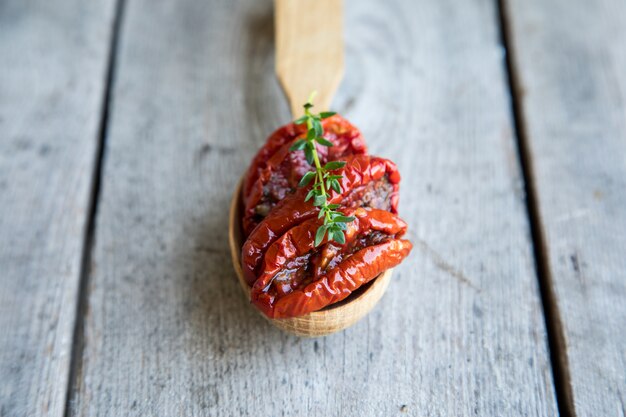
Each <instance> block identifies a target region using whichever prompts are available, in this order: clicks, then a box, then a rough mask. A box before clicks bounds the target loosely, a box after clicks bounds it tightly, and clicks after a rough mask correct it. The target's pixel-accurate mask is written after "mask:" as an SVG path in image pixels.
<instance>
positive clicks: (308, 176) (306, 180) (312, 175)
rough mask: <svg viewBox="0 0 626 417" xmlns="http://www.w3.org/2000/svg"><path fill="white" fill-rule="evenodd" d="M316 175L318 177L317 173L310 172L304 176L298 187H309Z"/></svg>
mask: <svg viewBox="0 0 626 417" xmlns="http://www.w3.org/2000/svg"><path fill="white" fill-rule="evenodd" d="M315 175H316V174H315V171H309V172H307V173H306V174H304V175H303V176H302V178H301V179H300V182H299V183H298V187H305V186H307V185H309V183H310V182H311V180H312V179H313V178H315Z"/></svg>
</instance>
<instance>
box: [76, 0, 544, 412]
mask: <svg viewBox="0 0 626 417" xmlns="http://www.w3.org/2000/svg"><path fill="white" fill-rule="evenodd" d="M127 6H128V8H127V10H126V12H125V16H126V18H125V20H124V22H123V27H122V38H121V39H120V55H119V71H118V73H117V76H116V82H115V86H114V90H113V103H114V107H113V109H112V115H111V125H110V137H109V138H108V141H107V149H106V155H107V157H106V159H105V165H104V176H103V183H102V194H101V196H102V198H101V203H100V205H99V211H98V218H97V223H96V243H95V247H94V254H93V265H91V270H92V274H91V276H90V284H89V291H88V300H87V305H88V309H87V312H88V313H87V317H86V319H85V328H84V351H83V353H82V355H81V363H80V367H79V371H78V378H77V383H76V386H75V387H74V391H73V395H72V408H71V411H72V412H71V414H73V415H81V416H91V415H120V414H123V415H159V416H164V415H186V416H193V415H214V416H231V415H251V416H252V415H253V416H259V415H261V416H263V415H285V416H301V415H315V416H317V415H342V416H344V415H346V416H347V415H355V416H374V415H375V416H380V415H429V416H444V415H481V416H522V415H524V416H548V415H555V414H556V408H555V399H554V392H553V388H552V378H551V372H550V366H549V363H548V357H547V353H546V340H545V339H546V337H545V335H546V334H545V329H544V322H543V316H542V312H541V306H540V302H539V298H538V292H537V281H536V278H535V274H534V270H533V258H532V254H531V245H530V241H529V233H528V224H527V221H526V217H525V204H524V199H523V195H522V192H521V189H522V186H521V179H520V170H519V166H518V164H517V155H516V147H515V144H514V139H513V136H512V127H511V126H512V125H511V116H510V112H509V103H508V98H507V90H506V82H505V76H504V66H503V55H502V51H501V49H500V46H499V45H498V39H499V36H498V29H497V14H496V11H495V8H494V4H493V3H492V2H487V1H482V2H456V1H453V0H446V1H437V2H433V1H426V0H420V1H409V0H406V1H395V2H385V4H384V6H383V4H382V3H380V2H377V1H373V0H371V1H358V2H357V1H351V2H347V4H346V14H347V22H346V25H345V27H346V45H347V52H348V53H347V57H346V58H347V73H346V78H345V81H344V83H343V85H342V87H341V88H340V91H339V93H338V97H337V99H336V100H335V106H334V108H335V109H337V110H340V111H342V112H343V113H345V114H346V115H347V116H348V117H349V118H350V119H352V120H353V121H354V122H355V123H356V124H357V125H359V126H361V127H362V128H363V130H364V133H365V134H366V136H367V138H369V143H370V145H371V149H372V151H373V152H375V153H379V154H381V155H384V156H388V157H391V158H393V159H395V160H396V161H397V162H398V164H399V165H400V167H401V170H402V174H403V176H404V185H403V189H404V192H403V197H402V202H401V211H402V214H403V216H404V217H405V218H406V219H407V220H408V221H409V223H410V224H411V227H412V229H411V234H410V237H411V238H412V239H413V241H414V242H415V243H416V246H417V247H416V249H415V251H414V253H413V255H412V256H411V257H410V259H409V260H408V261H407V262H406V263H405V264H403V265H402V266H400V267H399V268H397V269H396V271H395V273H394V278H393V280H392V283H391V286H390V288H389V291H388V292H387V294H386V295H385V297H384V298H383V300H382V301H381V303H380V304H379V306H378V307H377V308H376V309H375V310H374V311H373V313H372V314H371V315H369V316H368V317H367V318H366V319H365V320H363V321H361V322H359V323H358V324H357V325H356V326H354V327H352V328H350V329H348V330H347V331H345V332H343V333H339V334H335V335H332V336H329V337H326V338H322V339H315V340H312V339H299V338H296V337H294V336H288V335H285V334H282V333H281V332H280V331H279V330H277V329H275V328H273V327H271V326H270V325H269V324H267V323H266V322H265V321H264V320H263V319H262V318H261V317H259V316H258V314H257V313H256V312H254V311H253V310H252V309H251V308H250V307H249V305H248V303H247V302H246V301H245V300H244V299H243V297H242V294H241V290H240V289H239V287H238V284H237V281H236V279H235V276H234V271H233V270H232V268H231V266H230V265H229V258H228V257H229V255H228V243H227V215H228V203H229V200H230V197H231V192H232V191H233V189H234V187H235V185H236V184H237V181H238V179H239V176H240V175H241V174H242V173H243V171H244V169H245V166H246V165H247V163H248V162H249V160H250V158H251V156H252V155H253V153H254V152H255V151H256V149H257V148H258V147H259V146H260V145H261V144H262V142H263V141H264V139H265V136H266V135H267V134H268V133H269V132H270V131H271V130H272V129H274V128H275V127H277V126H278V125H279V124H280V123H284V122H285V121H286V120H288V118H289V113H288V107H287V103H285V100H284V98H283V96H282V93H281V91H280V88H279V86H278V82H277V80H276V79H275V76H274V71H273V65H274V59H273V43H274V40H273V28H272V16H273V13H272V7H271V2H269V1H258V0H249V1H240V2H212V3H210V4H209V3H208V2H205V1H200V0H180V1H177V2H176V3H172V2H168V1H157V2H154V1H148V0H131V1H129V3H128V4H127Z"/></svg>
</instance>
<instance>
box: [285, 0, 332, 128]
mask: <svg viewBox="0 0 626 417" xmlns="http://www.w3.org/2000/svg"><path fill="white" fill-rule="evenodd" d="M274 20H275V25H276V74H277V75H278V79H279V81H280V83H281V85H282V86H283V89H284V91H285V95H286V96H287V100H288V101H289V106H290V108H291V115H292V116H293V117H294V118H297V117H300V116H301V115H302V105H303V104H304V103H306V102H307V100H308V98H309V95H310V94H311V92H313V91H317V95H316V96H315V101H314V103H315V108H316V110H317V111H319V110H322V111H323V110H328V109H329V108H330V104H331V102H332V99H333V96H334V95H335V91H337V87H338V86H339V82H340V81H341V78H342V77H343V72H344V42H343V0H275V14H274Z"/></svg>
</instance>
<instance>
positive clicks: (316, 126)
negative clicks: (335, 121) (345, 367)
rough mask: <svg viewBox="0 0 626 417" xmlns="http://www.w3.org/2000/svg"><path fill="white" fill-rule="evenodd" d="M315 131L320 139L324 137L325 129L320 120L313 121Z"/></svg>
mask: <svg viewBox="0 0 626 417" xmlns="http://www.w3.org/2000/svg"><path fill="white" fill-rule="evenodd" d="M312 124H313V129H315V134H316V135H317V136H319V137H322V136H323V135H324V128H323V127H322V123H321V122H320V121H319V120H315V119H313V123H312Z"/></svg>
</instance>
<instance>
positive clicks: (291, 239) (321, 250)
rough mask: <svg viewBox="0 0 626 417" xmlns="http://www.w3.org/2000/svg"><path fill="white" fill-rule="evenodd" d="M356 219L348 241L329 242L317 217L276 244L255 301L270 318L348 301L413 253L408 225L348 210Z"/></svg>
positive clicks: (376, 212) (382, 215)
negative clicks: (318, 240) (318, 236)
mask: <svg viewBox="0 0 626 417" xmlns="http://www.w3.org/2000/svg"><path fill="white" fill-rule="evenodd" d="M342 211H343V212H344V213H345V214H346V215H348V216H354V217H356V219H355V220H354V221H353V222H351V223H348V224H347V228H346V231H345V235H346V242H345V243H344V244H342V245H340V244H338V243H336V242H334V241H331V242H329V241H327V240H325V241H323V242H322V244H321V245H320V246H319V247H317V248H316V247H315V245H314V240H315V232H316V231H317V228H318V227H319V226H320V225H321V224H322V223H323V220H322V219H317V218H312V219H309V220H307V221H305V222H303V223H301V224H299V225H297V226H295V227H293V228H291V229H290V230H289V231H288V232H287V233H285V234H284V235H283V236H281V237H280V238H279V239H278V240H276V241H275V242H274V243H273V244H272V245H271V246H270V247H269V249H268V250H267V252H266V254H265V258H264V261H263V268H262V270H261V273H260V275H259V278H258V279H257V280H256V281H255V283H254V285H253V287H252V293H251V300H252V303H254V304H255V305H256V306H257V308H258V309H259V310H261V311H262V312H263V313H264V314H265V315H266V316H268V317H270V318H285V317H296V316H301V315H304V314H307V313H310V312H312V311H317V310H319V309H321V308H324V307H326V306H328V305H330V304H333V303H336V302H338V301H341V300H343V299H344V298H346V297H348V296H349V295H350V294H351V293H352V292H353V291H355V290H356V289H357V288H359V287H360V286H361V285H363V284H365V283H367V282H369V281H370V280H372V279H373V278H375V277H377V276H378V275H379V274H380V273H382V272H383V271H385V270H387V269H389V268H393V267H394V266H396V265H398V264H399V263H400V262H401V261H402V260H403V259H404V258H406V257H407V255H408V254H409V252H410V251H411V248H412V245H411V242H409V241H408V240H404V239H399V238H400V237H401V236H402V235H404V233H405V232H406V228H407V225H406V223H405V222H404V221H403V220H401V219H400V218H399V217H398V216H396V215H395V214H392V213H390V212H388V211H384V210H376V209H364V208H357V209H347V210H342Z"/></svg>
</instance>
